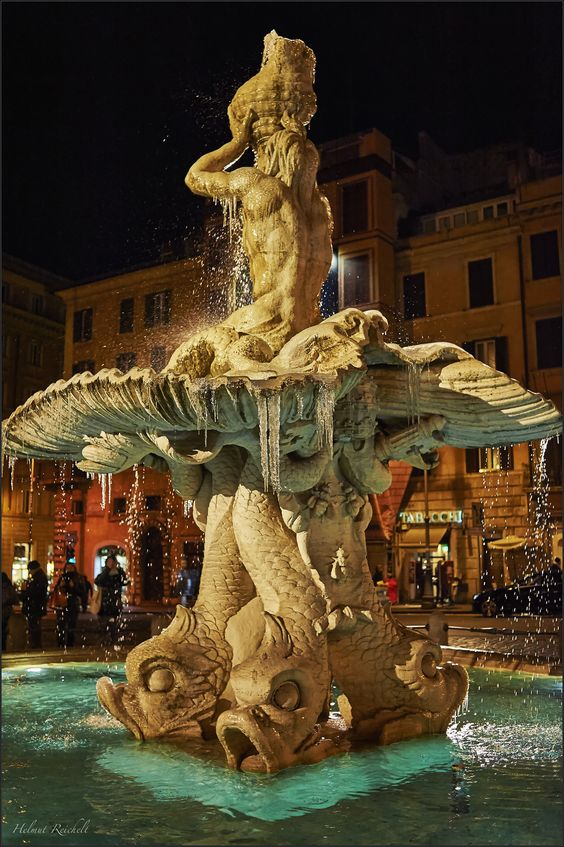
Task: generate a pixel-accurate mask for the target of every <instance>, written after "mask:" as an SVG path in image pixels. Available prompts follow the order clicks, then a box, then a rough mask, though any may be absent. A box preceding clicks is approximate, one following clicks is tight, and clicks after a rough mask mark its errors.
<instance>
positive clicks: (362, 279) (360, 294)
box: [342, 253, 370, 306]
mask: <svg viewBox="0 0 564 847" xmlns="http://www.w3.org/2000/svg"><path fill="white" fill-rule="evenodd" d="M342 267H343V302H344V305H345V306H357V305H358V304H360V303H368V302H369V301H370V256H369V255H368V253H361V254H360V255H358V256H345V257H343V265H342Z"/></svg>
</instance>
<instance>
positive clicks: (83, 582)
mask: <svg viewBox="0 0 564 847" xmlns="http://www.w3.org/2000/svg"><path fill="white" fill-rule="evenodd" d="M77 576H78V584H79V588H80V606H81V609H82V611H83V612H86V611H87V610H88V604H89V603H90V600H91V598H92V594H93V588H92V583H91V582H90V580H89V579H88V577H87V576H86V574H84V573H79V574H77Z"/></svg>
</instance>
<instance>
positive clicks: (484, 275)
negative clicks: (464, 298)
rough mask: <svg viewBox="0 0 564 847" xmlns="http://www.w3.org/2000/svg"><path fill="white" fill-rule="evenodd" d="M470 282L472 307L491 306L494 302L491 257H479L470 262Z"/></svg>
mask: <svg viewBox="0 0 564 847" xmlns="http://www.w3.org/2000/svg"><path fill="white" fill-rule="evenodd" d="M468 284H469V291H470V308H471V309H477V308H479V307H480V306H491V304H492V303H493V302H494V296H493V267H492V260H491V259H478V260H477V261H475V262H468Z"/></svg>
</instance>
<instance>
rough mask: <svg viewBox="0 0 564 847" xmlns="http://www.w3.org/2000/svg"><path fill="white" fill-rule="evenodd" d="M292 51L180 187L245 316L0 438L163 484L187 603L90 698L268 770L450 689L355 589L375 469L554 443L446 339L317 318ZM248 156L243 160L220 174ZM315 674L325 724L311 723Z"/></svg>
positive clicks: (436, 728)
mask: <svg viewBox="0 0 564 847" xmlns="http://www.w3.org/2000/svg"><path fill="white" fill-rule="evenodd" d="M314 68H315V57H314V55H313V53H312V51H311V50H310V49H309V48H308V47H307V46H306V45H305V44H304V43H303V42H302V41H299V40H289V39H285V38H281V37H279V36H278V35H277V34H276V33H274V32H273V33H270V34H269V35H267V36H266V38H265V46H264V56H263V63H262V67H261V69H260V71H259V73H258V74H256V76H254V77H253V78H252V79H250V80H248V82H246V83H245V84H244V85H243V86H241V88H239V90H238V91H237V92H236V94H235V96H234V98H233V100H232V101H231V104H230V106H229V110H228V116H229V124H230V128H231V133H232V138H231V140H230V141H228V142H227V143H226V144H224V145H223V146H222V147H221V148H219V149H218V150H215V151H213V152H210V153H207V154H205V155H203V156H202V157H201V158H200V159H199V160H198V161H197V162H196V163H195V164H193V165H192V167H191V168H190V170H189V172H188V175H187V177H186V182H187V185H188V187H189V188H190V189H191V190H192V191H194V192H196V193H198V194H201V195H204V196H206V197H210V198H213V199H216V200H218V201H220V202H221V203H222V204H223V205H224V208H225V210H226V215H228V216H231V217H232V216H234V215H235V214H236V210H237V208H240V210H241V215H242V221H243V244H244V248H245V251H246V253H247V256H248V260H249V267H250V276H251V280H252V286H253V302H252V304H250V305H246V306H243V307H241V308H239V309H237V310H236V311H235V312H233V314H231V315H230V316H229V317H228V318H227V319H226V320H225V321H223V322H222V323H220V324H218V325H215V326H212V327H209V328H208V329H205V330H203V331H201V332H199V333H197V334H196V335H193V336H190V337H188V338H187V339H186V340H185V341H184V342H183V343H182V344H181V345H180V346H179V347H178V349H177V350H176V351H175V353H174V354H173V356H172V358H171V359H170V361H169V363H168V365H167V366H166V367H165V368H164V369H163V370H162V371H161V372H159V373H155V372H154V371H153V370H151V369H139V368H133V369H132V370H130V371H129V372H127V373H126V374H122V373H121V372H120V371H118V370H103V371H100V372H99V373H97V374H95V375H92V374H90V373H82V374H76V375H75V376H73V377H72V378H71V379H70V380H67V381H64V380H61V381H59V382H56V383H54V384H53V385H51V386H49V388H47V389H46V390H45V391H42V392H39V393H38V394H35V395H33V396H32V397H31V398H29V400H28V401H27V402H26V403H24V404H23V406H21V407H19V408H18V409H17V410H16V411H15V412H14V413H13V414H12V416H11V417H10V418H9V419H8V420H7V421H6V422H5V424H4V450H5V451H6V453H7V455H8V456H9V457H19V456H25V457H37V458H39V457H40V458H48V459H49V458H50V459H55V458H58V459H66V460H72V461H74V462H76V463H77V465H78V466H79V467H80V468H81V469H82V470H84V471H87V472H89V473H96V474H103V475H105V474H107V475H110V474H113V473H117V472H119V471H122V470H125V469H126V468H129V467H132V466H135V465H139V464H145V465H148V466H150V467H153V468H155V469H157V470H160V471H163V472H169V473H170V475H171V480H172V484H173V488H174V490H175V491H176V492H177V493H178V494H179V495H180V496H181V497H182V498H183V499H184V500H191V501H193V503H194V505H193V514H194V519H195V520H196V523H197V524H198V526H199V527H201V529H202V531H203V532H204V533H205V555H204V568H203V573H202V580H201V586H200V595H199V598H198V601H197V604H196V605H195V606H194V608H193V609H186V608H184V607H182V606H179V607H177V611H176V616H175V618H174V619H173V621H172V622H171V624H170V625H169V626H168V627H167V628H166V629H165V630H163V631H162V632H161V633H160V634H159V635H156V636H154V637H153V638H151V639H149V640H148V641H146V642H144V643H142V644H140V645H138V646H137V647H135V648H134V649H133V650H131V652H130V653H129V655H128V657H127V660H126V664H125V672H126V682H122V683H119V684H114V683H113V682H112V681H111V679H110V678H109V677H106V676H104V677H102V678H100V679H99V680H98V683H97V692H98V697H99V699H100V702H101V703H102V705H103V706H104V707H105V709H106V710H107V711H108V712H110V713H111V714H112V715H113V716H114V717H115V718H117V719H118V720H119V721H121V723H123V724H124V725H125V726H126V727H127V728H128V729H129V730H130V731H131V733H132V734H133V735H134V736H135V737H136V738H138V739H142V740H145V739H155V738H159V739H161V740H163V741H176V742H178V741H180V742H182V743H183V744H188V745H189V744H190V743H193V744H195V745H198V744H200V745H201V744H202V743H204V742H205V743H207V742H210V741H213V740H214V739H218V740H219V742H220V744H221V745H222V747H223V750H224V752H225V757H226V760H227V764H228V765H229V766H230V767H231V768H233V769H239V770H245V771H259V772H261V771H262V772H275V771H279V770H282V769H284V768H287V767H289V766H292V765H297V764H309V763H316V762H320V761H321V760H322V759H325V758H327V757H329V756H332V755H334V754H338V753H342V752H343V751H345V750H348V749H350V747H351V744H353V743H355V742H363V743H365V742H368V743H372V744H375V745H388V744H390V743H392V742H395V741H400V740H407V739H414V738H417V737H419V736H422V735H427V734H434V733H444V732H445V731H446V730H447V727H448V726H449V723H450V722H451V719H452V717H453V716H454V715H455V714H456V713H457V712H458V711H459V710H460V708H461V706H462V704H463V702H464V700H465V697H466V693H467V687H468V677H467V673H466V671H465V670H464V668H462V667H461V666H459V665H456V664H453V663H450V662H445V663H444V664H441V650H440V647H439V646H438V645H436V644H434V643H432V642H431V641H429V640H428V639H426V638H424V637H422V636H420V635H416V634H414V633H413V632H411V631H409V630H408V629H406V628H405V627H403V626H402V625H401V624H400V623H398V622H397V621H396V620H395V619H394V618H393V617H392V615H391V614H390V613H389V611H388V610H386V609H385V608H384V607H382V606H381V605H380V602H379V601H378V598H377V597H376V594H375V590H374V587H373V584H372V580H371V577H370V573H369V570H368V565H367V560H366V544H365V535H364V531H365V529H366V526H367V525H368V522H369V519H370V514H371V505H370V501H369V495H370V494H372V493H381V492H383V491H385V490H386V489H387V488H388V487H389V485H390V482H391V474H390V471H389V469H388V462H389V461H390V460H391V459H394V460H397V459H400V460H403V461H405V462H408V463H410V464H412V465H413V466H415V467H419V468H430V467H432V466H433V465H434V464H435V463H436V462H437V460H438V450H439V449H440V447H441V446H442V445H445V444H449V445H454V446H459V447H479V446H497V445H503V444H508V443H517V442H523V441H531V440H533V439H538V438H546V437H550V436H552V435H555V434H557V433H558V432H560V429H561V419H560V415H559V414H558V412H557V411H556V409H555V408H554V406H553V404H552V403H550V402H549V401H546V400H544V399H543V398H542V397H541V396H540V395H538V394H533V393H531V392H529V391H527V390H525V389H524V388H522V387H521V386H520V385H519V384H518V383H516V382H515V381H514V380H512V379H510V378H509V377H508V376H506V375H505V374H503V373H500V372H499V371H495V370H493V369H492V368H490V367H488V366H487V365H485V364H483V363H481V362H479V361H477V360H476V359H474V358H473V357H472V356H471V355H470V354H468V353H466V352H465V351H464V350H462V349H461V348H460V347H458V346H456V345H455V344H450V343H443V342H441V343H430V344H421V345H415V346H411V347H400V346H399V345H397V344H393V343H388V342H386V341H385V338H384V336H385V332H386V327H387V323H386V320H385V318H384V317H383V316H382V315H381V314H380V313H379V312H377V311H360V310H358V309H353V308H350V309H345V310H344V311H342V312H339V313H338V314H336V315H333V316H332V317H330V318H327V319H326V320H324V321H322V322H319V313H318V300H319V294H320V290H321V286H322V284H323V282H324V280H325V278H326V276H327V273H328V270H329V265H330V262H331V229H332V220H331V212H330V208H329V205H328V203H327V201H326V199H325V198H324V197H323V195H322V194H321V193H320V191H319V189H318V187H317V184H316V173H317V166H318V155H317V152H316V149H315V147H314V145H313V144H312V143H311V142H310V141H309V140H308V139H307V136H306V129H305V128H306V126H307V125H308V123H309V121H310V120H311V118H312V116H313V114H314V112H315V104H316V101H315V94H314V91H313V78H314ZM249 147H250V148H251V149H252V151H253V153H254V155H255V165H254V167H240V168H236V169H234V170H226V168H228V166H230V165H232V164H234V163H235V162H236V161H237V160H238V159H239V158H240V157H241V156H242V154H243V153H244V152H245V151H246V150H247V149H248V148H249ZM332 681H333V682H334V683H335V684H336V685H337V686H338V692H339V695H338V704H339V710H340V715H341V717H340V718H339V720H337V719H336V718H335V717H334V715H330V697H331V684H332Z"/></svg>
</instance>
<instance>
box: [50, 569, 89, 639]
mask: <svg viewBox="0 0 564 847" xmlns="http://www.w3.org/2000/svg"><path fill="white" fill-rule="evenodd" d="M81 593H82V592H81V584H80V576H79V574H78V572H77V570H76V565H75V564H74V563H73V562H67V563H66V564H65V566H64V568H63V570H62V572H61V575H60V576H59V578H58V580H57V582H56V583H55V585H54V587H53V594H52V596H53V599H54V606H55V614H56V616H57V644H58V645H59V647H74V635H75V630H76V624H77V621H78V613H79V611H80V603H81Z"/></svg>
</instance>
